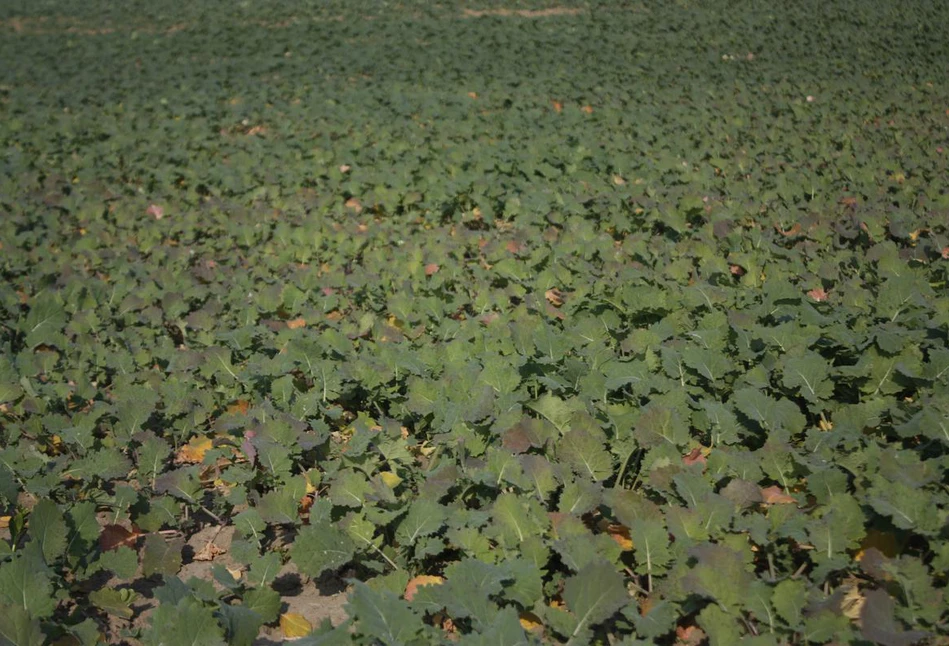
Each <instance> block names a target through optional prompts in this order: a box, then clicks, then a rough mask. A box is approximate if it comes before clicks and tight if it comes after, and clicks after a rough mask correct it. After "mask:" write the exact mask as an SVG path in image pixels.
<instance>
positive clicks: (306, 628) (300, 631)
mask: <svg viewBox="0 0 949 646" xmlns="http://www.w3.org/2000/svg"><path fill="white" fill-rule="evenodd" d="M280 630H281V631H282V632H283V636H284V637H286V638H287V639H296V638H297V637H306V636H307V635H309V634H310V632H311V631H312V630H313V624H311V623H310V622H309V621H307V620H306V617H304V616H303V615H300V614H297V613H295V612H287V613H285V614H282V615H280Z"/></svg>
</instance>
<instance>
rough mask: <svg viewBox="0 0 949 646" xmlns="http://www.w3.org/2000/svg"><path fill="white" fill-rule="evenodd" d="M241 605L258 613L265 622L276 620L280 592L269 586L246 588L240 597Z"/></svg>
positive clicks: (278, 612) (278, 613) (279, 603)
mask: <svg viewBox="0 0 949 646" xmlns="http://www.w3.org/2000/svg"><path fill="white" fill-rule="evenodd" d="M241 601H242V605H243V607H245V608H247V609H248V610H252V611H254V612H255V613H257V614H258V615H260V618H261V620H262V621H263V622H264V623H265V624H269V623H273V622H274V621H277V617H279V616H280V605H281V600H280V593H279V592H277V591H276V590H274V589H273V588H271V587H259V588H253V589H252V590H248V591H247V592H245V593H244V596H243V598H242V599H241Z"/></svg>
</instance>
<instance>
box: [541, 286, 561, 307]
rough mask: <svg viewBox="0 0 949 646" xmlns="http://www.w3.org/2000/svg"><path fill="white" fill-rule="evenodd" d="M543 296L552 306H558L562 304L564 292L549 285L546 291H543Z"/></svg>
mask: <svg viewBox="0 0 949 646" xmlns="http://www.w3.org/2000/svg"><path fill="white" fill-rule="evenodd" d="M544 298H546V299H547V302H548V303H550V304H551V305H553V306H554V307H560V306H561V305H563V299H564V294H563V292H561V291H560V290H559V289H557V288H556V287H551V288H550V289H548V290H547V291H546V292H544Z"/></svg>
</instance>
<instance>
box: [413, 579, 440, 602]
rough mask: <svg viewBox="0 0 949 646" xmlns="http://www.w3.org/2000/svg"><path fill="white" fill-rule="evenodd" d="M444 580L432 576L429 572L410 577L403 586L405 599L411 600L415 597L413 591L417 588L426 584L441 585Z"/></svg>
mask: <svg viewBox="0 0 949 646" xmlns="http://www.w3.org/2000/svg"><path fill="white" fill-rule="evenodd" d="M444 582H445V579H443V578H442V577H440V576H433V575H430V574H420V575H418V576H415V577H412V578H411V579H409V582H408V583H407V584H406V586H405V594H404V596H405V600H406V601H411V600H412V599H413V598H415V593H416V592H417V591H418V589H419V588H421V587H424V586H427V585H441V584H442V583H444Z"/></svg>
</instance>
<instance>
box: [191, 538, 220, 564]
mask: <svg viewBox="0 0 949 646" xmlns="http://www.w3.org/2000/svg"><path fill="white" fill-rule="evenodd" d="M225 552H227V550H226V549H224V548H223V547H221V546H220V545H218V544H216V543H215V542H214V541H208V542H207V543H205V544H204V547H202V548H201V549H200V550H198V551H197V552H195V553H194V557H193V559H194V560H195V561H213V560H214V557H215V556H218V555H220V554H224V553H225Z"/></svg>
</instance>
